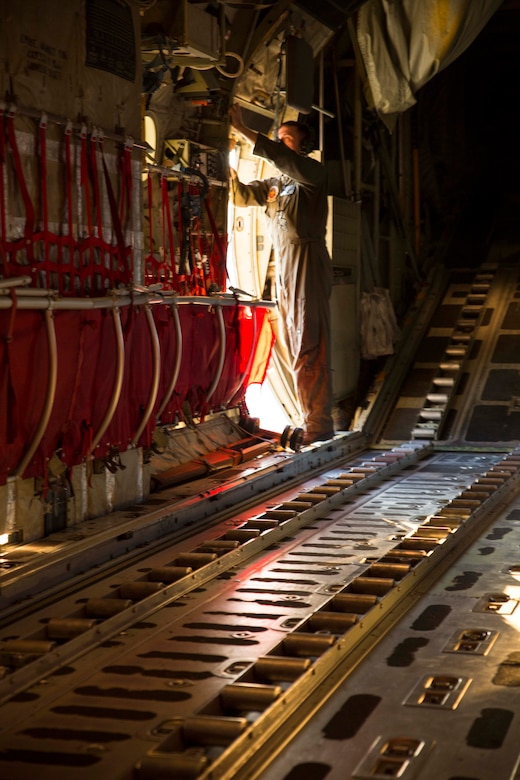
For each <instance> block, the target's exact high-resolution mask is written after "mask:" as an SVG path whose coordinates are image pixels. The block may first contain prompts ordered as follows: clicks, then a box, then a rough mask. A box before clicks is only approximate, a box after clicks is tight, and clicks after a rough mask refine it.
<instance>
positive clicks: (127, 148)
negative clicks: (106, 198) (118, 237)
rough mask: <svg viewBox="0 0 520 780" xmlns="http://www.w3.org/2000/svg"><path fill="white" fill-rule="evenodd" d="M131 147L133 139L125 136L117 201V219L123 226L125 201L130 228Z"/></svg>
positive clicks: (131, 191)
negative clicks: (118, 199)
mask: <svg viewBox="0 0 520 780" xmlns="http://www.w3.org/2000/svg"><path fill="white" fill-rule="evenodd" d="M132 148H133V141H132V139H131V138H127V139H126V140H125V145H124V148H123V155H122V157H121V197H120V202H119V221H120V223H121V227H122V228H124V224H125V203H126V217H127V219H128V223H129V226H130V228H131V225H132V193H133V190H132V186H133V182H132Z"/></svg>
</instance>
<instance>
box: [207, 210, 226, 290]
mask: <svg viewBox="0 0 520 780" xmlns="http://www.w3.org/2000/svg"><path fill="white" fill-rule="evenodd" d="M204 205H205V207H206V212H207V214H208V219H209V224H210V225H211V232H212V233H213V238H214V241H215V246H216V248H217V251H218V255H219V266H218V269H217V272H215V268H212V269H211V272H212V275H213V277H214V278H215V281H216V282H217V283H218V284H219V285H220V286H221V287H222V288H223V289H225V284H226V278H227V277H228V273H227V268H226V253H225V251H224V247H223V246H222V241H221V238H220V234H219V232H218V228H217V223H216V222H215V217H214V216H213V212H212V210H211V203H210V200H209V197H207V198H204Z"/></svg>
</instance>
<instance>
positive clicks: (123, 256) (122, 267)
mask: <svg viewBox="0 0 520 780" xmlns="http://www.w3.org/2000/svg"><path fill="white" fill-rule="evenodd" d="M102 144H103V139H102V137H100V138H99V148H100V153H101V161H102V163H103V174H104V176H105V186H106V189H107V195H108V204H109V206H110V214H111V216H112V227H113V229H114V233H115V234H116V241H117V250H118V251H117V254H118V255H119V263H118V264H117V268H116V269H114V270H115V271H119V272H122V273H123V274H124V276H123V281H125V282H127V281H130V279H131V273H130V267H129V263H128V257H127V254H128V251H127V247H126V246H125V239H124V237H123V231H122V229H121V222H120V221H119V214H118V212H117V204H116V199H115V196H114V190H113V187H112V182H111V181H110V175H109V173H108V168H107V164H106V160H105V155H104V154H103V145H102ZM112 251H113V250H112ZM117 254H116V256H117ZM111 278H112V279H113V281H115V280H116V278H117V277H113V276H112V277H111Z"/></svg>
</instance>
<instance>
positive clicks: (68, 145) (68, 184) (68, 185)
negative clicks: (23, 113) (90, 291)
mask: <svg viewBox="0 0 520 780" xmlns="http://www.w3.org/2000/svg"><path fill="white" fill-rule="evenodd" d="M72 182H73V170H72V122H70V121H69V122H67V125H66V127H65V192H66V198H67V237H66V244H67V245H68V262H67V263H63V270H64V271H65V270H67V271H68V272H69V275H70V289H71V290H75V283H74V282H75V278H74V277H75V265H74V260H75V249H76V243H75V241H74V217H73V202H72ZM59 279H60V281H61V280H62V274H59Z"/></svg>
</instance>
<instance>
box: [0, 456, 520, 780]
mask: <svg viewBox="0 0 520 780" xmlns="http://www.w3.org/2000/svg"><path fill="white" fill-rule="evenodd" d="M462 460H463V462H464V467H463V468H462V469H461V468H460V465H461V462H462ZM455 463H457V465H458V468H454V464H455ZM519 465H520V455H519V454H518V453H517V452H516V451H512V452H510V453H496V452H495V453H478V454H475V453H466V454H465V455H464V456H461V455H460V454H457V453H449V452H439V451H437V452H436V451H435V450H433V449H432V447H431V445H429V444H428V445H424V444H423V445H420V444H418V443H417V442H408V443H404V444H402V445H401V446H400V447H395V448H392V449H389V450H381V451H378V450H368V451H365V452H363V453H360V454H357V455H355V456H351V457H350V458H347V459H346V461H345V462H344V463H339V464H334V467H333V468H332V467H331V468H329V469H327V470H326V471H324V472H323V473H322V474H321V475H320V476H313V477H310V478H308V479H305V480H304V481H302V483H301V484H300V485H292V486H291V487H290V489H288V488H287V487H285V488H282V490H281V493H280V494H279V495H278V496H277V497H276V498H275V497H270V498H269V499H268V501H263V502H261V504H260V505H258V504H257V506H256V508H255V507H254V506H251V507H250V508H248V509H243V510H242V509H241V510H240V512H238V513H237V515H236V516H234V517H229V516H228V517H227V518H226V519H224V520H222V521H217V522H215V523H214V525H213V526H212V527H211V529H208V528H205V529H202V530H201V531H200V532H197V530H195V532H194V533H193V534H192V536H191V538H190V540H189V542H188V541H187V540H186V539H184V540H181V541H178V542H176V543H175V542H174V543H172V545H171V547H170V548H169V549H168V548H167V549H158V550H155V551H153V550H152V551H151V554H150V555H149V556H148V557H141V558H140V559H139V560H137V561H134V562H133V563H130V565H129V567H128V569H127V570H124V569H123V568H122V567H121V565H118V567H117V569H116V571H112V572H111V571H110V570H109V569H108V568H107V571H106V572H105V576H104V577H103V578H99V579H97V580H96V581H95V582H91V583H88V582H87V583H85V585H84V587H81V588H79V587H78V588H77V589H76V590H75V591H74V592H67V594H66V595H65V596H64V598H63V599H62V600H61V601H60V602H59V603H58V602H56V601H54V602H53V603H52V604H49V605H45V604H43V605H42V607H41V609H37V610H35V611H33V612H32V613H30V614H29V613H28V614H25V615H24V616H22V617H21V619H20V621H19V622H16V621H15V620H14V619H12V620H11V621H10V624H9V625H8V626H5V627H4V628H3V629H2V631H1V632H0V654H1V655H0V659H1V662H2V666H3V679H2V680H0V695H1V696H2V702H3V704H2V713H3V719H2V723H3V725H2V729H1V731H0V776H2V777H4V776H5V777H6V778H13V780H16V778H18V777H20V778H21V777H27V773H28V772H29V771H30V767H31V766H33V765H34V764H36V763H37V765H38V773H39V774H38V776H39V778H42V780H45V778H46V777H51V776H52V777H53V778H60V777H63V778H65V777H67V778H68V779H70V778H72V779H73V778H75V777H84V776H88V775H89V773H93V772H95V775H96V778H104V777H107V778H109V777H110V778H114V777H121V778H122V777H125V778H126V777H128V778H131V777H137V778H145V780H147V779H148V778H164V777H168V778H169V777H172V778H174V777H175V778H178V777H180V778H182V777H191V778H199V777H200V778H207V779H208V780H209V778H231V777H237V778H239V777H244V778H251V777H254V776H261V775H262V774H263V773H264V772H266V771H268V765H269V763H270V761H271V759H272V758H273V757H274V756H275V754H276V750H277V749H278V748H280V746H283V745H285V744H286V743H287V742H288V741H290V738H291V737H293V736H295V735H296V734H297V732H298V729H299V728H300V726H301V725H302V724H303V723H304V722H305V721H306V720H307V719H308V718H309V717H310V716H311V714H312V713H313V712H316V711H317V710H318V709H319V708H320V707H321V706H322V705H323V704H324V702H325V701H326V700H327V698H328V697H329V696H330V693H331V691H333V690H334V688H336V687H338V686H340V685H342V684H343V682H344V681H345V680H347V679H348V678H349V676H350V675H351V674H352V673H353V672H354V671H355V669H356V668H357V666H358V664H359V663H360V662H361V660H362V658H363V657H364V656H365V655H366V654H367V653H369V652H372V650H373V648H374V647H375V646H376V645H377V643H378V642H379V641H380V640H381V637H382V636H384V634H385V633H386V632H387V631H389V630H390V629H391V627H392V626H394V625H396V624H397V623H398V621H399V620H401V619H402V617H403V615H404V614H406V612H407V611H408V610H409V609H410V608H411V607H412V606H413V605H414V604H415V603H416V602H417V601H418V600H419V599H421V598H423V597H424V594H425V593H426V592H427V590H428V588H429V587H431V585H432V584H433V583H435V581H436V580H437V579H438V578H439V577H440V576H442V574H443V573H444V572H445V571H446V570H447V569H448V568H449V567H450V566H451V565H452V564H453V562H454V561H455V560H456V559H457V558H458V557H459V556H460V555H462V554H463V552H464V550H466V549H467V547H468V545H470V544H471V543H472V542H473V541H475V540H476V539H478V538H479V537H480V536H481V535H482V533H484V531H485V529H486V528H487V527H488V526H489V525H490V523H492V521H493V517H494V513H495V512H496V511H497V508H498V507H501V506H503V505H504V504H507V502H508V501H510V500H511V496H512V495H514V493H515V491H517V489H518V479H519V475H518V466H519ZM91 776H93V774H92V775H91ZM282 776H283V775H282Z"/></svg>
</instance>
